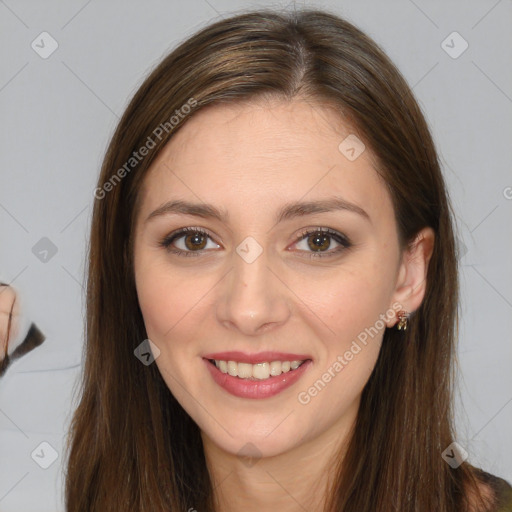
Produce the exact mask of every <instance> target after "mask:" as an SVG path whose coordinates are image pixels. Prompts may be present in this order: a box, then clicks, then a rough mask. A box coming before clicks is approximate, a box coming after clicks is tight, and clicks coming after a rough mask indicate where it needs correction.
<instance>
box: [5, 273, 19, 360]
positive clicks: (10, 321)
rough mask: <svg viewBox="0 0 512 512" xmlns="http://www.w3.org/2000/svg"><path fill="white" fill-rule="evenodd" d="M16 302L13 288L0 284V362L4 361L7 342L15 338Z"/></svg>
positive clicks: (16, 323)
mask: <svg viewBox="0 0 512 512" xmlns="http://www.w3.org/2000/svg"><path fill="white" fill-rule="evenodd" d="M18 315H19V311H18V301H17V297H16V292H15V291H14V288H12V287H11V286H9V285H8V284H4V283H0V362H1V361H3V360H4V359H5V356H6V355H7V349H8V346H9V341H10V340H12V339H13V338H15V337H16V336H17V331H18Z"/></svg>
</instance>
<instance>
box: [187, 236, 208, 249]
mask: <svg viewBox="0 0 512 512" xmlns="http://www.w3.org/2000/svg"><path fill="white" fill-rule="evenodd" d="M184 240H185V246H186V247H187V249H190V250H191V251H194V250H196V249H197V250H201V249H204V248H205V246H206V243H207V241H208V239H207V237H206V236H205V235H203V234H202V233H199V232H196V233H191V234H189V235H185V237H184Z"/></svg>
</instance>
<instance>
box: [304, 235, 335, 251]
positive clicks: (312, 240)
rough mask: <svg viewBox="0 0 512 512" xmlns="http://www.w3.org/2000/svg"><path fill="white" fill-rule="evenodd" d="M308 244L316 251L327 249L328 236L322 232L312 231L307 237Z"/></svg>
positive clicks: (328, 243)
mask: <svg viewBox="0 0 512 512" xmlns="http://www.w3.org/2000/svg"><path fill="white" fill-rule="evenodd" d="M308 245H309V248H310V249H311V250H313V251H316V252H318V251H321V250H324V249H329V245H331V244H330V236H329V235H325V234H324V233H314V234H313V235H310V236H309V237H308Z"/></svg>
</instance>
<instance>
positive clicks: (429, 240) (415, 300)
mask: <svg viewBox="0 0 512 512" xmlns="http://www.w3.org/2000/svg"><path fill="white" fill-rule="evenodd" d="M434 242H435V234H434V230H433V229H432V228H430V227H426V228H423V229H422V230H421V231H419V232H418V234H417V236H416V238H415V239H414V241H413V242H412V243H411V244H410V245H409V246H408V247H407V248H406V249H404V251H403V253H402V261H401V263H400V268H399V270H398V277H397V281H396V286H395V291H394V293H393V297H392V302H391V304H393V305H395V307H394V308H392V309H393V310H394V311H395V317H394V318H393V317H392V318H390V319H388V320H387V326H388V327H393V326H394V325H395V324H396V323H397V322H398V318H397V317H396V313H398V311H400V310H405V311H406V312H407V313H412V312H414V311H416V310H417V309H418V308H419V307H420V306H421V302H422V301H423V297H424V296H425V290H426V288H427V271H428V264H429V261H430V258H431V256H432V252H433V251H434ZM396 303H398V304H400V308H399V309H396Z"/></svg>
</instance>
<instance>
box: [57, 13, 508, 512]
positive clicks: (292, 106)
mask: <svg viewBox="0 0 512 512" xmlns="http://www.w3.org/2000/svg"><path fill="white" fill-rule="evenodd" d="M95 197H96V202H95V209H94V216H93V224H92V232H91V246H90V257H89V277H88V307H87V341H86V361H85V369H84V376H83V382H82V390H81V391H82V396H81V402H80V404H79V407H78V409H77V411H76V413H75V416H74V418H73V423H72V429H71V432H70V443H69V465H68V474H67V482H66V486H67V488H66V501H67V507H68V510H69V511H73V512H75V511H93V510H101V511H108V510H119V509H123V510H133V511H135V510H137V511H154V510H173V511H174V510H176V511H178V510H198V511H206V510H209V511H222V512H226V511H231V510H244V511H251V510H269V509H271V508H272V509H274V508H275V509H279V510H290V511H291V510H293V511H295V510H308V511H329V512H330V511H341V510H343V511H345V512H348V511H359V512H361V511H368V512H369V511H391V510H400V511H411V512H412V511H431V510H437V511H455V510H456V511H469V510H471V511H476V510H478V511H480V510H482V511H483V510H498V509H499V508H500V507H503V506H505V504H506V501H507V500H508V501H509V502H511V500H510V495H509V496H508V497H507V493H510V491H512V489H511V488H510V486H508V484H507V483H506V482H505V481H503V480H501V479H499V478H497V477H493V476H491V475H489V474H487V473H485V472H482V471H480V470H478V469H477V468H475V467H473V466H471V465H470V464H469V463H468V461H466V460H465V459H466V455H465V452H464V449H463V447H460V446H459V445H457V444H453V443H454V441H455V435H454V430H453V420H452V396H451V389H452V385H453V381H452V363H453V354H454V350H455V339H456V321H457V299H458V280H457V264H456V254H455V245H454V234H453V228H452V212H451V209H450V208H451V207H450V204H449V200H448V195H447V192H446V189H445V184H444V181H443V177H442V174H441V171H440V168H439V163H438V159H437V155H436V152H435V148H434V145H433V142H432V138H431V135H430V133H429V130H428V127H427V125H426V122H425V120H424V117H423V115H422V113H421V111H420V109H419V107H418V105H417V103H416V101H415V100H414V98H413V96H412V93H411V91H410V89H409V88H408V86H407V84H406V83H405V81H404V80H403V78H402V77H401V75H400V73H399V72H398V71H397V69H396V68H395V67H394V65H393V64H392V63H391V62H390V61H389V59H388V58H387V57H386V56H385V55H384V53H383V52H382V51H381V50H380V49H379V48H378V47H377V46H376V45H375V43H374V42H373V41H372V40H370V39H369V38H368V37H367V36H366V35H364V34H363V33H362V32H360V31H359V30H358V29H357V28H355V27H354V26H352V25H351V24H349V23H347V22H346V21H344V20H342V19H340V18H338V17H336V16H334V15H331V14H328V13H325V12H320V11H302V12H298V13H294V14H280V13H277V12H270V11H264V12H261V11H260V12H254V13H247V14H243V15H239V16H235V17H232V18H230V19H225V20H222V21H219V22H217V23H215V24H213V25H211V26H209V27H207V28H205V29H204V30H201V31H200V32H199V33H197V34H196V35H194V36H193V37H191V38H190V39H189V40H187V41H185V42H184V43H183V44H181V45H180V46H179V47H178V48H177V49H176V50H174V51H173V52H172V53H171V54H170V55H169V56H168V57H166V58H165V59H164V60H163V62H162V63H161V64H160V65H158V66H157V67H156V69H155V70H154V71H153V72H152V73H151V75H150V76H149V77H148V78H147V79H146V81H145V82H144V83H143V85H142V86H141V87H140V89H139V90H138V91H137V93H136V94H135V96H134V98H133V99H132V101H131V103H130V105H129V106H128V108H127V110H126V112H125V114H124V115H123V117H122V119H121V121H120V123H119V126H118V128H117V130H116V132H115V134H114V136H113V139H112V141H111V144H110V147H109V149H108V151H107V154H106V157H105V161H104V164H103V168H102V172H101V176H100V179H99V182H98V187H97V189H96V190H95Z"/></svg>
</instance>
